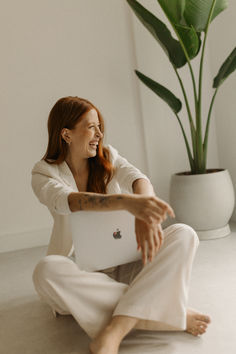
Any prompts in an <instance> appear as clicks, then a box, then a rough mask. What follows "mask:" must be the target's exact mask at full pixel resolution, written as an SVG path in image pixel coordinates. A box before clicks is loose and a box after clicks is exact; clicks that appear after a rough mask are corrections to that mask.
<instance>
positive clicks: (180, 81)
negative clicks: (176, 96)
mask: <svg viewBox="0 0 236 354" xmlns="http://www.w3.org/2000/svg"><path fill="white" fill-rule="evenodd" d="M173 68H174V71H175V73H176V75H177V78H178V80H179V83H180V86H181V89H182V92H183V95H184V101H185V104H186V109H187V112H188V119H189V123H190V131H191V137H192V149H193V156H194V159H195V158H196V143H195V140H196V130H195V126H194V122H193V118H192V113H191V110H190V107H189V102H188V98H187V94H186V91H185V88H184V84H183V81H182V79H181V77H180V75H179V73H178V71H177V69H176V67H175V66H174V65H173Z"/></svg>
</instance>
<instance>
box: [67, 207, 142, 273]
mask: <svg viewBox="0 0 236 354" xmlns="http://www.w3.org/2000/svg"><path fill="white" fill-rule="evenodd" d="M70 223H71V231H72V239H73V244H74V248H75V258H76V263H77V264H78V266H79V268H80V269H81V270H86V271H96V270H102V269H106V268H110V267H114V266H117V265H120V264H125V263H129V262H133V261H136V260H138V259H141V253H140V252H138V251H137V242H136V236H135V218H134V216H133V215H132V214H130V213H128V212H127V211H123V210H122V211H108V212H100V211H79V212H73V213H72V214H70Z"/></svg>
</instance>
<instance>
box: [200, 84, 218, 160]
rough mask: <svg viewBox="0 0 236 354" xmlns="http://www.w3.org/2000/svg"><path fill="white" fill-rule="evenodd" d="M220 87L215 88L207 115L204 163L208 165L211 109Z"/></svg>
mask: <svg viewBox="0 0 236 354" xmlns="http://www.w3.org/2000/svg"><path fill="white" fill-rule="evenodd" d="M218 88H219V87H217V89H216V90H215V92H214V95H213V97H212V99H211V104H210V108H209V112H208V116H207V124H206V130H205V137H204V143H203V154H204V164H205V165H206V156H207V146H208V133H209V126H210V118H211V111H212V107H213V104H214V101H215V97H216V94H217V91H218Z"/></svg>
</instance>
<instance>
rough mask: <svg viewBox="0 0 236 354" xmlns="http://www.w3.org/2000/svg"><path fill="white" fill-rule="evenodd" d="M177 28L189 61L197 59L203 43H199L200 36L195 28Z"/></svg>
mask: <svg viewBox="0 0 236 354" xmlns="http://www.w3.org/2000/svg"><path fill="white" fill-rule="evenodd" d="M175 28H176V30H177V32H178V34H179V37H180V38H181V40H182V42H183V45H184V47H185V49H186V51H187V53H188V56H189V59H193V58H195V56H196V55H197V54H198V52H199V49H200V45H201V42H200V41H199V36H198V34H197V32H196V31H195V29H194V27H187V26H183V25H175Z"/></svg>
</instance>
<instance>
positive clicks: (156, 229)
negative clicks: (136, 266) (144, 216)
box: [135, 218, 163, 265]
mask: <svg viewBox="0 0 236 354" xmlns="http://www.w3.org/2000/svg"><path fill="white" fill-rule="evenodd" d="M135 233H136V240H137V245H138V247H137V249H138V250H141V252H142V261H143V264H144V265H145V264H146V263H147V260H149V261H150V262H151V261H152V260H153V258H154V257H155V255H156V254H157V252H158V250H159V249H160V247H161V245H162V243H163V230H162V227H161V224H156V225H153V226H150V225H148V224H147V223H145V222H144V221H142V220H140V219H137V218H135Z"/></svg>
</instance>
